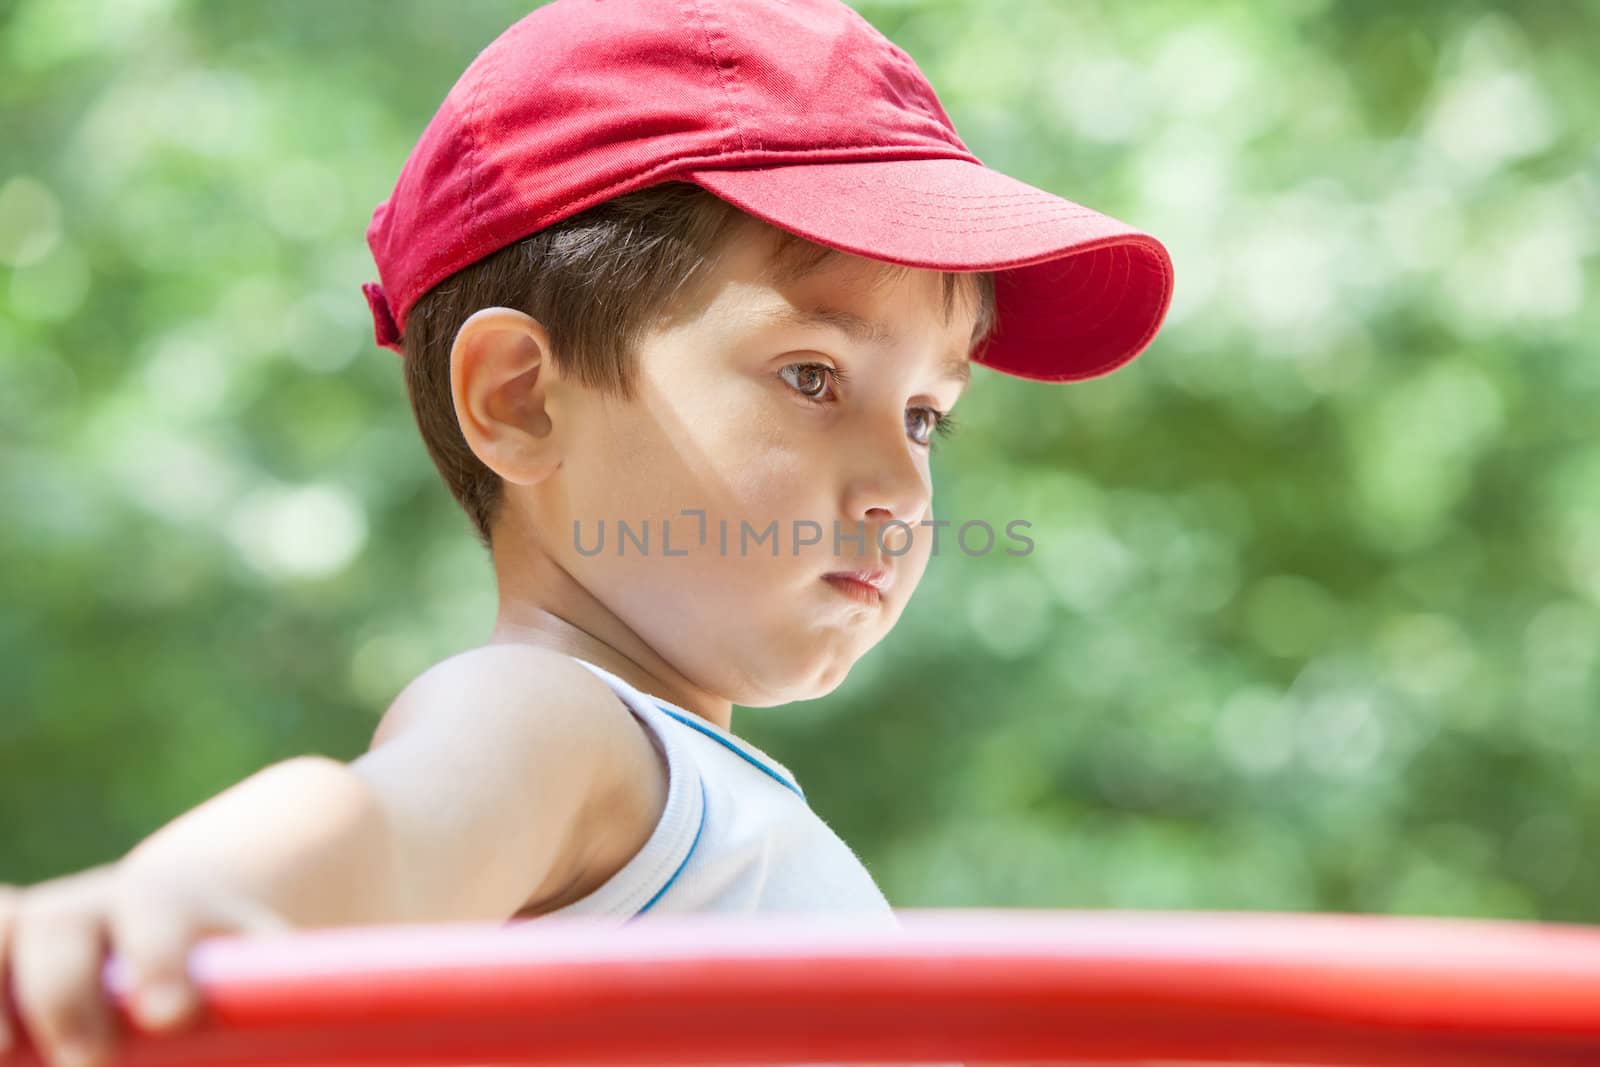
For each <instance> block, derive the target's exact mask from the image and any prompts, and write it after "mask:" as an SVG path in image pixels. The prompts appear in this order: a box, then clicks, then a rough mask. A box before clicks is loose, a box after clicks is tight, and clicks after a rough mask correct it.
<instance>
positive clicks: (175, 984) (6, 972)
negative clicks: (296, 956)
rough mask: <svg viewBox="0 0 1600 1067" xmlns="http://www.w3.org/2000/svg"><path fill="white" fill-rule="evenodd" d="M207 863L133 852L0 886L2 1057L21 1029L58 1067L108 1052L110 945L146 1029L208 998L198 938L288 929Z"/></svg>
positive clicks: (157, 1028)
mask: <svg viewBox="0 0 1600 1067" xmlns="http://www.w3.org/2000/svg"><path fill="white" fill-rule="evenodd" d="M199 874H200V872H195V871H188V872H185V871H179V870H174V869H172V868H171V867H170V865H169V866H166V867H163V866H158V865H155V864H151V863H142V864H141V863H140V862H138V860H137V859H129V858H124V859H123V860H121V861H120V862H118V863H112V864H105V865H103V866H100V867H91V868H89V869H88V870H85V871H80V872H78V873H76V874H70V875H65V876H62V877H60V878H55V879H52V880H51V881H48V882H41V883H39V884H38V885H35V886H30V887H26V888H16V887H11V886H0V1065H3V1064H5V1063H7V1062H10V1061H12V1060H13V1056H12V1053H14V1052H15V1051H16V1050H17V1049H18V1048H20V1047H21V1045H22V1042H23V1034H24V1032H26V1034H27V1037H28V1038H29V1039H30V1040H31V1041H32V1044H33V1046H34V1048H35V1050H36V1051H37V1054H38V1055H39V1057H40V1058H41V1059H42V1060H44V1061H45V1062H46V1063H47V1064H50V1065H51V1067H89V1065H98V1064H102V1063H105V1062H107V1061H108V1060H109V1058H110V1055H111V1052H112V1050H113V1048H114V1047H115V1045H116V1042H117V1041H118V1040H119V1039H120V1036H121V1035H120V1029H121V1028H120V1025H119V1023H118V1019H117V1016H116V1013H115V1011H114V1009H113V1007H112V1001H111V996H110V993H109V991H108V990H107V989H106V987H105V985H104V983H103V982H102V970H103V968H104V966H105V962H106V958H107V955H108V954H110V953H114V954H115V955H116V956H117V957H118V958H119V960H120V963H121V966H122V967H124V968H125V972H124V973H125V975H126V979H127V982H126V989H127V993H128V996H129V997H130V998H131V1000H130V1003H129V1007H130V1008H131V1010H132V1012H133V1016H134V1019H135V1021H136V1022H137V1023H138V1024H139V1026H140V1028H141V1029H143V1030H145V1031H151V1032H157V1033H160V1032H168V1031H171V1030H175V1029H180V1028H182V1027H183V1026H185V1025H187V1024H188V1023H189V1022H190V1021H191V1019H192V1018H193V1017H194V1014H195V1009H196V1008H197V1007H198V1006H199V997H198V994H197V992H196V990H195V988H194V984H193V982H192V981H191V980H190V978H189V974H188V968H187V964H188V957H189V950H190V948H191V947H193V945H194V943H195V942H196V941H199V940H201V939H203V938H205V937H208V936H211V935H214V934H236V933H237V934H257V933H276V932H281V931H284V930H287V929H289V928H290V925H289V924H288V923H287V922H285V921H284V920H283V919H282V918H280V917H279V916H278V915H276V914H275V913H273V912H271V911H269V910H267V909H266V908H263V907H262V906H261V905H259V904H257V903H256V902H254V901H251V900H247V899H245V898H243V897H241V896H240V895H238V894H237V893H231V892H228V891H226V890H225V889H223V888H221V887H219V886H216V885H212V884H209V883H208V881H207V880H206V879H205V878H204V877H201V876H199ZM8 986H9V988H10V991H11V996H10V997H9V998H8V997H7V995H6V993H7V988H8Z"/></svg>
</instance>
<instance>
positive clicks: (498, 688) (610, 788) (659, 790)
mask: <svg viewBox="0 0 1600 1067" xmlns="http://www.w3.org/2000/svg"><path fill="white" fill-rule="evenodd" d="M413 732H420V733H421V734H422V735H423V736H430V735H431V736H433V737H435V738H441V739H442V738H445V737H449V738H451V739H452V741H451V744H452V746H453V749H454V751H455V752H456V753H459V754H460V756H461V758H462V759H463V760H466V761H472V763H471V764H469V765H467V766H464V767H463V768H462V769H463V772H464V773H471V771H472V769H473V765H474V764H475V765H477V766H481V767H482V769H483V774H484V776H483V777H482V778H481V779H477V780H474V781H473V782H472V784H474V785H482V786H484V787H486V788H491V789H496V790H499V791H502V792H505V793H506V794H507V796H508V802H509V803H512V804H518V803H525V804H526V805H527V808H528V809H530V810H525V811H524V812H522V813H520V819H521V821H519V822H518V823H517V825H518V827H519V832H520V828H521V827H526V826H532V825H534V824H539V825H540V826H541V827H542V829H538V830H535V831H534V832H535V834H545V835H554V836H558V837H559V841H557V842H554V843H552V842H549V841H534V842H532V845H533V847H540V846H551V847H553V848H554V850H555V851H554V859H553V860H552V861H551V862H549V863H548V864H546V865H544V866H545V867H546V868H547V870H546V876H545V877H544V878H543V879H542V880H541V881H540V882H539V883H538V884H537V885H531V886H529V887H528V896H527V897H526V899H525V902H524V903H523V904H522V905H521V908H520V910H518V911H516V913H515V916H514V917H519V918H520V917H527V916H531V915H538V914H542V913H543V912H545V911H548V910H552V909H553V908H556V907H559V906H561V905H562V904H564V903H566V902H567V901H568V900H569V899H577V898H578V897H581V896H582V895H583V894H584V893H585V892H587V891H588V890H589V889H590V888H593V887H594V886H598V885H601V884H603V883H604V882H605V881H607V880H608V879H609V878H610V877H611V875H613V874H614V873H615V872H616V871H617V870H620V869H621V868H622V866H624V865H625V864H626V863H627V861H628V860H629V859H631V858H632V856H633V855H634V854H635V853H637V852H638V851H639V849H640V848H641V847H643V845H644V843H645V841H646V840H648V838H649V836H650V833H651V831H652V830H653V829H654V827H655V825H656V823H657V822H658V821H659V819H660V816H661V814H662V811H663V810H664V809H665V806H666V797H667V785H668V783H667V766H666V761H665V759H664V758H663V756H662V754H661V753H660V751H659V749H658V747H657V742H656V741H655V739H654V737H653V735H652V734H651V732H650V731H649V729H648V728H647V727H646V726H645V725H644V724H643V723H641V722H639V721H638V719H637V718H636V717H635V716H634V714H633V712H632V711H631V710H630V709H629V707H628V705H627V704H626V703H625V702H624V701H623V700H622V699H621V698H620V697H619V696H618V695H617V693H615V692H614V691H613V690H612V689H611V688H610V686H608V685H607V684H606V683H605V682H604V681H602V680H601V679H600V678H599V677H597V676H596V675H595V674H594V673H593V672H592V671H590V670H589V669H588V668H587V667H586V666H584V665H583V664H582V663H580V662H578V661H577V660H575V659H573V658H572V657H570V656H567V655H563V654H562V653H559V652H555V651H552V650H550V649H545V648H540V647H537V646H534V645H525V644H518V643H501V644H490V645H483V646H480V647H477V648H473V649H469V650H467V651H465V652H460V653H457V654H455V655H453V656H450V657H448V658H446V659H444V660H441V661H439V662H438V663H435V664H433V665H432V666H430V667H428V668H427V669H426V670H424V671H423V672H422V673H420V674H419V675H417V676H416V677H415V678H414V679H412V681H411V682H410V683H409V684H408V685H407V686H406V687H405V688H404V689H403V690H402V691H401V693H400V694H399V695H398V696H397V697H396V698H395V700H394V702H393V703H392V704H391V705H390V706H389V708H388V710H387V711H386V712H385V713H384V715H383V718H382V720H381V721H380V722H379V723H378V726H377V729H376V730H375V731H374V733H373V737H372V741H371V744H370V745H369V752H372V751H376V750H377V749H378V748H379V747H380V746H383V745H386V744H389V743H390V742H391V741H393V740H396V739H398V738H399V737H401V736H402V735H406V734H411V733H413ZM496 771H498V773H499V774H500V775H503V776H506V778H505V779H504V781H505V782H506V783H507V784H506V787H505V788H504V789H501V781H502V780H501V779H497V778H496V776H495V773H496ZM518 776H520V777H522V778H528V777H529V776H532V778H533V779H534V780H533V781H531V782H530V783H529V784H527V785H521V784H518V785H516V786H515V787H511V786H510V785H509V780H510V779H511V778H513V777H518ZM552 809H555V810H556V811H558V812H559V815H554V814H553V812H552ZM511 818H514V819H515V818H518V813H515V812H513V813H511ZM511 840H512V841H524V840H526V839H525V838H523V837H521V836H517V835H515V834H513V835H511Z"/></svg>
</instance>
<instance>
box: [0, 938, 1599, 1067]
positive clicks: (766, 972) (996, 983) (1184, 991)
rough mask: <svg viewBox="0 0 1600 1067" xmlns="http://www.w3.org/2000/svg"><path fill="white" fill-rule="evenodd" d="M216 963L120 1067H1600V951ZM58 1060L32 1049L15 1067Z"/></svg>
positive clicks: (1046, 945) (449, 953) (863, 950)
mask: <svg viewBox="0 0 1600 1067" xmlns="http://www.w3.org/2000/svg"><path fill="white" fill-rule="evenodd" d="M899 917H900V920H901V924H902V928H901V929H899V930H895V929H888V928H885V927H884V926H883V925H882V924H881V923H866V922H863V921H862V920H860V919H858V918H853V917H850V916H846V915H835V914H817V915H798V914H770V913H769V914H756V915H689V916H654V917H650V918H647V919H646V920H644V921H640V922H635V923H630V924H627V925H624V926H621V927H617V926H614V925H611V924H609V923H607V922H604V921H600V920H594V919H588V918H577V917H573V918H564V919H532V920H528V921H525V922H518V923H512V924H497V923H495V924H481V923H462V924H448V925H439V926H400V927H356V928H346V929H339V930H307V931H296V932H294V933H292V934H287V935H283V936H280V937H275V938H269V939H262V938H249V939H246V938H233V937H230V938H212V939H209V940H207V941H205V942H202V943H201V944H199V945H197V946H196V947H195V949H194V950H193V952H192V953H191V955H190V970H191V973H192V974H193V976H194V978H195V980H196V982H197V983H198V984H199V986H200V988H201V990H202V995H203V999H204V1002H205V1010H204V1013H203V1018H202V1019H201V1021H200V1022H199V1023H198V1024H197V1025H196V1026H195V1027H193V1028H192V1029H191V1030H189V1031H187V1032H185V1033H182V1034H177V1035H170V1036H164V1037H152V1036H149V1035H145V1034H142V1033H138V1032H137V1028H136V1024H134V1023H133V1022H132V1020H131V1017H129V1016H128V1014H127V1011H126V995H125V992H126V986H125V983H124V981H123V975H122V971H121V967H120V962H119V961H118V960H117V959H116V958H115V957H113V958H112V959H110V960H108V962H107V970H106V981H107V986H108V991H109V992H110V994H111V996H112V998H113V1001H114V1003H115V1004H116V1006H117V1010H118V1011H119V1013H120V1014H121V1018H122V1021H123V1023H124V1025H125V1027H127V1028H128V1029H129V1030H130V1031H131V1032H132V1033H131V1034H130V1036H128V1037H127V1038H125V1040H124V1041H123V1042H122V1044H121V1050H122V1055H121V1056H120V1058H119V1059H118V1060H117V1063H118V1064H121V1065H126V1067H190V1065H201V1064H204V1065H206V1067H274V1065H279V1064H295V1065H297V1067H355V1065H376V1064H382V1065H384V1067H459V1065H462V1064H473V1065H487V1064H568V1065H578V1064H587V1065H598V1064H611V1065H618V1067H620V1065H638V1064H700V1065H713V1064H758V1063H807V1064H816V1063H892V1062H919V1063H936V1062H942V1063H947V1064H948V1063H955V1062H958V1061H959V1062H964V1063H966V1064H969V1065H971V1067H977V1065H978V1064H988V1063H1001V1062H1005V1063H1043V1062H1057V1063H1090V1062H1092V1063H1129V1062H1135V1063H1136V1062H1140V1061H1161V1062H1165V1063H1236V1064H1237V1063H1250V1064H1322V1065H1372V1067H1379V1065H1381V1067H1513V1065H1514V1067H1538V1065H1557V1064H1560V1065H1571V1067H1576V1065H1578V1064H1584V1065H1594V1064H1597V1063H1600V927H1593V926H1578V925H1570V924H1559V923H1535V922H1512V921H1489V920H1465V919H1425V918H1410V917H1395V916H1353V915H1328V914H1299V913H1270V914H1266V913H1240V912H1116V911H1042V910H1041V911H1027V910H932V909H928V910H914V909H912V910H905V909H903V910H901V911H900V912H899ZM11 1063H16V1064H18V1065H21V1064H28V1065H30V1067H33V1065H36V1064H37V1063H38V1061H37V1059H35V1058H33V1057H32V1055H31V1051H25V1052H24V1055H23V1056H21V1057H13V1058H12V1059H11V1060H7V1061H6V1064H7V1067H10V1064H11Z"/></svg>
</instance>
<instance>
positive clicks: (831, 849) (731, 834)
mask: <svg viewBox="0 0 1600 1067" xmlns="http://www.w3.org/2000/svg"><path fill="white" fill-rule="evenodd" d="M573 658H574V659H576V657H573ZM577 662H579V663H582V664H583V665H584V666H585V667H588V668H589V670H591V671H593V672H594V674H595V675H596V676H597V677H598V678H599V679H600V680H601V681H603V682H605V683H606V684H607V685H609V686H610V687H611V688H612V689H613V690H614V691H615V692H616V694H617V696H619V697H620V698H621V699H622V702H623V703H624V704H626V705H627V706H628V709H629V710H630V711H632V712H633V714H634V717H635V718H637V719H638V720H639V721H640V722H642V723H643V724H644V725H645V727H646V728H647V729H649V730H650V731H651V733H652V734H654V736H655V737H656V739H657V741H658V742H659V744H660V745H661V750H662V751H663V752H664V753H665V754H666V759H667V767H668V783H667V804H666V809H665V810H664V811H663V812H662V813H661V818H660V820H659V821H658V822H657V823H656V826H655V829H654V831H653V832H652V833H651V834H650V838H649V840H647V841H646V842H645V843H644V847H643V848H641V849H640V850H639V851H638V853H636V854H635V855H634V856H633V858H632V859H630V860H629V861H628V862H627V863H626V864H624V865H623V867H622V869H621V870H619V871H617V872H616V873H615V874H614V875H612V877H611V878H610V879H609V880H608V881H607V882H605V883H604V884H603V885H601V886H599V887H598V888H596V889H595V890H594V891H593V892H591V893H589V894H588V895H587V896H585V897H582V898H580V899H578V900H574V901H572V902H571V903H569V904H565V905H563V906H562V907H559V908H556V909H555V910H554V911H550V912H546V913H545V914H546V915H599V916H614V917H616V919H617V921H618V923H621V922H625V921H628V920H629V919H632V918H634V917H636V916H643V915H646V914H652V915H655V914H671V913H680V912H716V911H737V912H745V911H789V912H797V911H827V912H858V913H867V914H872V915H878V916H881V917H882V918H883V920H884V921H885V922H886V923H888V924H890V925H893V926H897V927H898V926H899V925H900V924H899V921H898V920H897V919H896V918H895V916H894V911H893V909H892V908H891V907H890V905H889V901H888V900H887V899H886V898H885V897H884V895H883V892H882V890H880V889H879V888H878V886H877V883H875V882H874V881H873V880H872V876H871V875H870V874H869V873H867V869H866V867H865V866H864V865H863V864H862V862H861V860H860V858H859V857H857V855H856V854H855V852H854V851H852V850H851V848H850V846H848V845H846V844H845V843H844V841H843V840H841V839H840V837H839V835H838V834H836V833H834V832H833V830H832V828H831V827H829V826H828V824H827V823H825V822H824V821H823V820H822V818H821V817H820V816H819V815H817V813H816V812H814V811H812V810H811V805H810V804H809V803H808V802H807V800H806V797H805V792H804V790H802V789H801V788H800V783H799V782H797V781H796V780H795V777H794V775H793V774H792V773H790V771H789V769H788V768H787V767H785V766H783V765H782V764H781V763H779V762H778V761H777V760H775V759H773V758H772V757H771V756H768V755H767V754H766V753H764V752H762V751H761V750H760V749H759V748H757V747H756V746H754V745H752V744H750V743H749V742H748V741H745V740H743V739H742V738H739V737H736V736H734V735H733V734H732V733H730V732H729V731H727V730H724V729H723V728H722V727H720V726H718V725H717V724H716V723H713V722H709V721H707V720H706V719H703V718H701V717H699V716H697V715H695V714H693V713H692V712H690V711H687V710H685V709H684V708H681V707H679V706H678V705H676V704H672V703H669V702H667V701H665V700H662V699H661V698H659V697H654V696H651V695H649V694H647V693H644V692H641V691H640V690H638V689H636V688H635V687H634V686H632V685H630V684H629V683H627V682H625V681H623V680H622V679H621V678H619V677H617V676H616V675H614V674H612V673H611V672H610V671H607V670H605V669H604V668H601V667H597V666H596V665H594V664H593V663H590V662H588V661H587V660H582V659H579V660H577Z"/></svg>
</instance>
